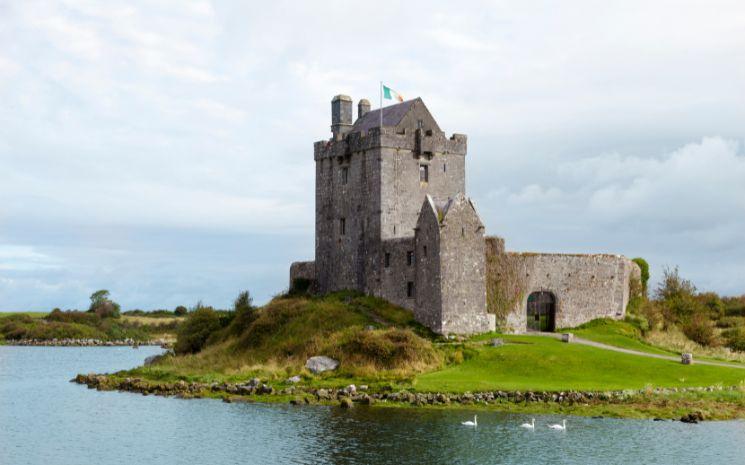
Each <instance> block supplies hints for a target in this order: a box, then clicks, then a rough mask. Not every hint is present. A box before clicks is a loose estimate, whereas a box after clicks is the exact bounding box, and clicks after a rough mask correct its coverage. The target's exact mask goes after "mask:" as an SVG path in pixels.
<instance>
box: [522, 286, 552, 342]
mask: <svg viewBox="0 0 745 465" xmlns="http://www.w3.org/2000/svg"><path fill="white" fill-rule="evenodd" d="M555 329H556V298H555V297H554V295H553V294H552V293H550V292H547V291H538V292H533V293H532V294H530V295H529V296H528V331H544V332H545V331H548V332H550V331H554V330H555Z"/></svg>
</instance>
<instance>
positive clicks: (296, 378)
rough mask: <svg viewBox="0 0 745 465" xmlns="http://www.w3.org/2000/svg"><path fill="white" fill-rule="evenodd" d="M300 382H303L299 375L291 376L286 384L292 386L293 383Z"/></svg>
mask: <svg viewBox="0 0 745 465" xmlns="http://www.w3.org/2000/svg"><path fill="white" fill-rule="evenodd" d="M302 380H303V379H302V378H301V377H300V375H295V376H293V377H291V378H288V379H287V382H288V383H292V384H295V383H299V382H300V381H302Z"/></svg>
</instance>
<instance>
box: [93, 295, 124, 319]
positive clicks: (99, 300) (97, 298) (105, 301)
mask: <svg viewBox="0 0 745 465" xmlns="http://www.w3.org/2000/svg"><path fill="white" fill-rule="evenodd" d="M109 295H110V294H109V291H107V290H106V289H101V290H99V291H96V292H94V293H93V294H91V297H90V299H91V306H90V307H89V308H88V311H89V312H92V313H95V314H96V315H98V316H99V317H101V318H119V313H120V312H119V310H120V309H119V304H118V303H116V302H114V301H113V300H111V299H110V298H109Z"/></svg>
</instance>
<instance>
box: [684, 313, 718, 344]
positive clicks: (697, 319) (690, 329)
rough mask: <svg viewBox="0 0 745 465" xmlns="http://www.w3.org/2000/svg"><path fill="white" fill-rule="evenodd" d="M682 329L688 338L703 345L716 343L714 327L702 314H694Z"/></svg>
mask: <svg viewBox="0 0 745 465" xmlns="http://www.w3.org/2000/svg"><path fill="white" fill-rule="evenodd" d="M681 329H682V330H683V334H685V335H686V337H687V338H688V339H690V340H692V341H693V342H696V343H698V344H701V345H702V346H713V345H715V343H716V335H715V334H714V328H712V327H711V324H710V323H709V321H708V320H707V319H706V317H704V316H703V315H701V314H698V315H696V316H694V317H693V318H692V319H691V320H690V321H689V322H688V323H686V324H684V325H683V327H682V328H681Z"/></svg>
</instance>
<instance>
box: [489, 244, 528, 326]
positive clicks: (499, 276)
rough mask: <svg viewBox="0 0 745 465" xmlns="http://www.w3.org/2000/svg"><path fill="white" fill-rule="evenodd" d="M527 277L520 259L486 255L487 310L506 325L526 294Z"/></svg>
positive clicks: (505, 254)
mask: <svg viewBox="0 0 745 465" xmlns="http://www.w3.org/2000/svg"><path fill="white" fill-rule="evenodd" d="M525 288H526V283H525V275H524V273H523V272H522V271H521V269H520V260H519V258H518V257H515V256H514V255H511V254H507V253H499V252H495V251H488V253H487V254H486V308H487V311H488V312H489V313H493V314H494V315H495V316H496V317H497V325H504V323H505V321H506V319H507V315H509V314H510V313H511V312H512V311H514V310H515V308H516V307H517V305H518V304H519V303H520V302H521V301H522V299H523V296H524V294H525Z"/></svg>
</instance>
